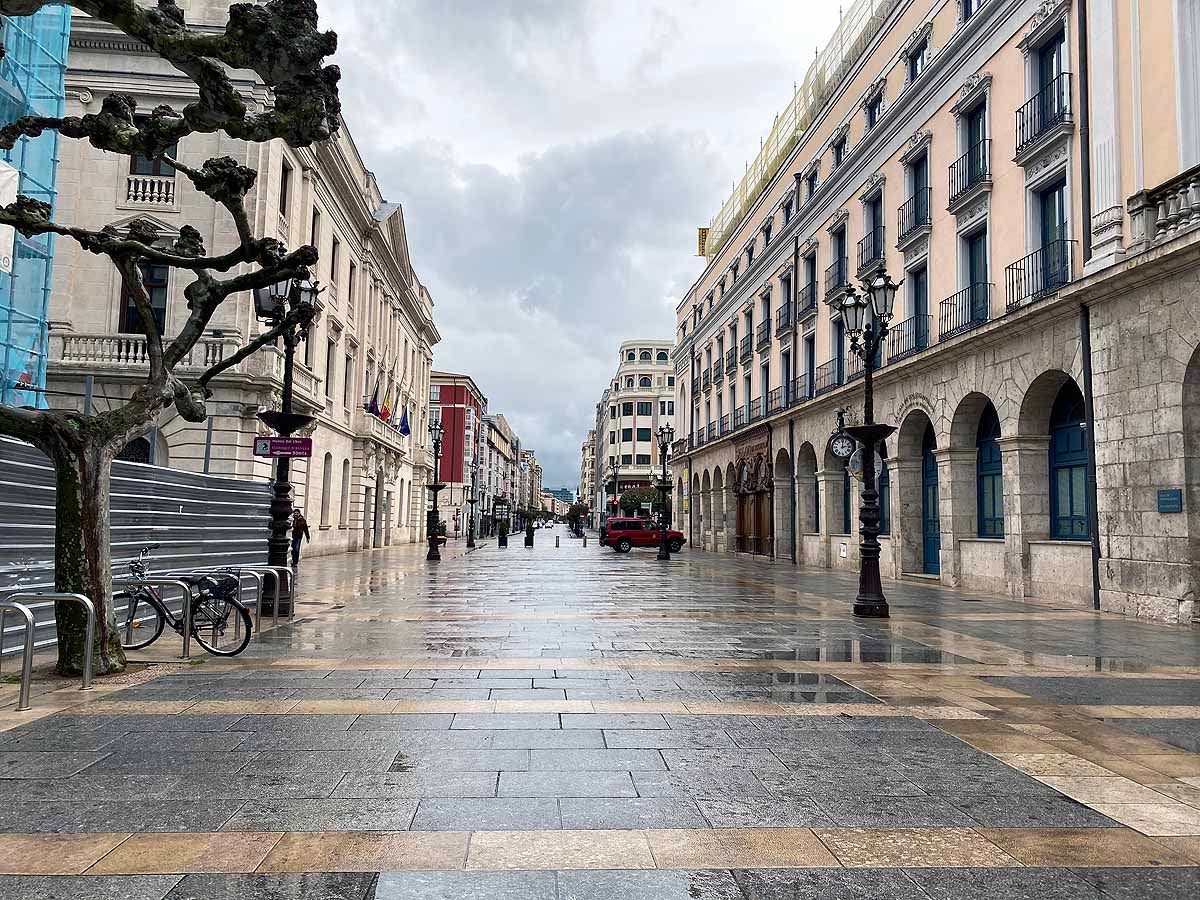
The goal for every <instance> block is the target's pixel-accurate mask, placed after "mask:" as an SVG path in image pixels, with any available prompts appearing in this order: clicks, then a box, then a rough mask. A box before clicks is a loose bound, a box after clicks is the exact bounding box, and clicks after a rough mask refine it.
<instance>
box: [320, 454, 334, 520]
mask: <svg viewBox="0 0 1200 900" xmlns="http://www.w3.org/2000/svg"><path fill="white" fill-rule="evenodd" d="M332 493H333V454H332V453H326V454H325V465H324V466H323V467H322V470H321V527H322V528H328V527H329V500H330V494H332Z"/></svg>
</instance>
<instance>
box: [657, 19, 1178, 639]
mask: <svg viewBox="0 0 1200 900" xmlns="http://www.w3.org/2000/svg"><path fill="white" fill-rule="evenodd" d="M1085 35H1086V43H1085V41H1084V36H1085ZM1198 39H1200V8H1198V7H1197V5H1196V4H1195V3H1189V2H1186V0H1180V2H1175V0H1161V2H1158V0H859V2H857V3H854V4H851V5H850V7H849V10H848V11H847V14H846V17H845V19H844V20H843V23H842V26H841V30H840V31H839V33H838V34H837V35H835V37H834V40H833V41H831V44H830V46H829V47H828V48H827V49H826V50H825V52H824V53H822V54H819V56H818V59H817V61H816V63H814V67H813V70H812V71H810V73H809V77H808V78H807V79H806V80H805V83H804V86H803V87H802V88H801V89H800V91H799V92H798V93H797V97H796V100H795V101H794V102H793V104H792V105H791V106H790V107H789V108H788V110H787V111H786V112H785V114H783V115H781V116H780V118H779V120H777V122H778V124H777V126H776V130H775V131H773V132H772V135H771V137H770V139H769V140H768V141H767V142H766V143H765V145H764V151H763V154H762V155H760V157H759V158H758V159H757V160H756V161H755V163H754V164H752V166H751V167H750V171H749V172H748V174H747V178H746V180H744V181H743V183H742V184H740V185H739V186H738V188H737V190H736V191H735V193H734V195H733V196H732V197H730V198H729V200H728V201H727V202H726V204H725V205H724V206H723V207H722V209H721V212H720V213H719V214H718V216H717V217H716V218H715V219H714V221H713V222H712V224H711V226H710V228H709V230H708V232H707V242H706V244H705V247H704V249H705V253H706V255H707V265H706V268H705V271H704V273H703V275H702V276H701V277H700V279H699V280H698V281H697V282H696V284H695V285H694V286H693V288H692V289H691V290H690V291H689V292H688V294H687V295H686V297H685V298H684V299H683V301H682V302H681V303H680V305H679V307H678V333H677V341H676V345H675V349H674V355H673V361H674V364H675V370H676V372H677V373H678V375H679V378H678V384H677V398H678V404H679V409H680V412H681V415H682V416H685V417H686V421H684V422H681V427H680V429H679V432H680V434H681V436H682V439H681V440H680V441H679V443H678V445H677V446H678V451H679V456H680V460H679V461H680V464H681V465H680V469H681V471H680V474H679V476H678V479H677V489H678V490H679V491H680V492H681V493H683V494H684V495H685V498H686V501H685V503H684V504H678V505H677V506H676V518H677V523H678V525H679V527H681V528H682V529H683V530H684V531H685V532H687V533H688V534H689V536H690V538H691V543H692V546H693V547H696V548H701V547H702V548H705V549H708V550H715V551H718V552H743V553H748V554H752V555H756V556H758V557H761V558H763V559H773V560H775V561H777V562H787V563H789V564H790V563H795V564H797V565H799V566H807V567H824V568H834V569H846V570H856V569H857V567H858V540H859V538H858V535H857V529H858V493H859V484H858V481H857V479H855V478H853V477H851V476H850V475H849V473H847V471H846V467H845V464H844V463H843V461H841V460H840V459H838V458H837V457H836V456H834V455H833V454H832V452H831V450H830V440H829V439H830V435H831V432H832V431H833V430H834V427H835V423H836V410H838V409H839V408H843V407H848V408H849V409H850V417H851V419H852V420H853V419H854V418H856V417H859V416H861V408H862V393H863V392H862V383H861V381H860V377H861V375H862V363H861V361H860V360H859V359H858V357H857V356H856V354H855V353H853V352H852V350H851V348H850V340H849V336H848V335H847V333H846V329H845V326H844V323H843V321H842V316H841V313H840V311H839V300H840V298H841V297H842V295H843V294H844V293H845V290H846V287H847V286H848V285H850V284H855V285H858V284H859V283H860V282H861V281H862V280H864V279H868V278H870V277H872V276H873V275H874V274H876V273H877V272H879V271H880V270H886V272H887V273H888V274H890V275H891V276H892V278H893V279H894V280H895V281H897V282H901V286H900V290H899V293H898V295H897V299H896V308H895V312H894V316H893V318H892V320H891V327H890V333H889V335H888V336H887V338H886V341H885V342H884V346H883V348H882V351H881V353H880V355H879V358H878V360H877V362H878V364H879V365H880V366H881V368H880V369H879V370H878V371H877V372H876V374H875V416H876V419H877V420H878V421H883V422H886V423H889V424H892V425H894V426H895V427H896V428H897V431H896V433H895V434H894V435H893V436H892V437H891V438H890V439H889V440H888V441H887V442H886V446H885V447H884V448H883V451H884V452H883V455H884V457H885V460H884V462H883V463H882V464H881V472H882V483H881V490H882V494H883V496H882V505H883V510H882V512H883V519H884V526H885V533H884V534H883V535H882V537H881V543H882V544H883V555H882V567H883V571H884V573H885V574H886V575H890V576H894V577H900V576H914V577H919V578H926V579H929V580H931V581H935V582H941V583H943V584H947V585H956V586H962V587H965V588H969V589H972V590H979V591H986V592H992V593H997V594H1003V595H1007V596H1010V597H1013V598H1028V599H1031V600H1039V601H1048V602H1055V603H1062V604H1067V605H1073V606H1081V607H1090V606H1093V605H1096V606H1099V607H1101V608H1104V609H1108V610H1114V611H1119V612H1124V613H1128V614H1130V615H1137V616H1143V617H1147V618H1154V619H1160V620H1164V621H1169V622H1187V621H1190V620H1191V618H1192V616H1193V615H1195V614H1196V612H1197V603H1196V591H1197V588H1198V587H1200V577H1198V560H1200V550H1198V548H1200V354H1198V353H1197V346H1198V345H1200V318H1198V317H1197V316H1196V313H1195V310H1196V308H1197V307H1196V294H1195V285H1196V279H1197V272H1198V271H1200V268H1198V266H1200V231H1198V230H1197V226H1200V176H1197V169H1196V166H1197V163H1200V138H1198V134H1197V131H1198V129H1200V64H1198V63H1197V56H1196V53H1195V49H1194V48H1195V47H1196V46H1197V40H1198ZM683 457H686V463H685V462H684V459H683ZM685 466H686V472H685V471H684V467H685Z"/></svg>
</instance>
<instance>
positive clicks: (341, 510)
mask: <svg viewBox="0 0 1200 900" xmlns="http://www.w3.org/2000/svg"><path fill="white" fill-rule="evenodd" d="M349 524H350V460H348V459H343V460H342V497H341V503H340V504H339V505H338V525H339V526H340V527H342V528H345V527H346V526H347V525H349Z"/></svg>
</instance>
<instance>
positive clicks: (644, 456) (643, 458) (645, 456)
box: [637, 453, 650, 466]
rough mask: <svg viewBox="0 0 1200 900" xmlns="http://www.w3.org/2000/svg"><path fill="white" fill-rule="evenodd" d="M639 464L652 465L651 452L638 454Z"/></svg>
mask: <svg viewBox="0 0 1200 900" xmlns="http://www.w3.org/2000/svg"><path fill="white" fill-rule="evenodd" d="M637 465H639V466H648V465H650V454H649V453H639V454H638V455H637Z"/></svg>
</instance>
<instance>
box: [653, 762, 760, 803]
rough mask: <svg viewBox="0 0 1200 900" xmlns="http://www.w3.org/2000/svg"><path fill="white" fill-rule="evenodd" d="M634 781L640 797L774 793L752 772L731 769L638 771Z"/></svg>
mask: <svg viewBox="0 0 1200 900" xmlns="http://www.w3.org/2000/svg"><path fill="white" fill-rule="evenodd" d="M632 774H633V783H634V787H635V788H637V792H638V796H639V797H688V798H692V799H697V800H701V799H716V800H726V799H740V798H744V797H763V798H767V797H770V796H771V793H770V791H768V790H767V789H766V788H765V787H763V785H762V784H761V783H760V782H759V780H758V779H757V778H755V777H754V774H753V773H751V772H744V771H741V770H738V769H727V770H723V771H721V772H719V773H711V772H700V771H696V770H692V769H689V770H685V771H682V772H634V773H632Z"/></svg>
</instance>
